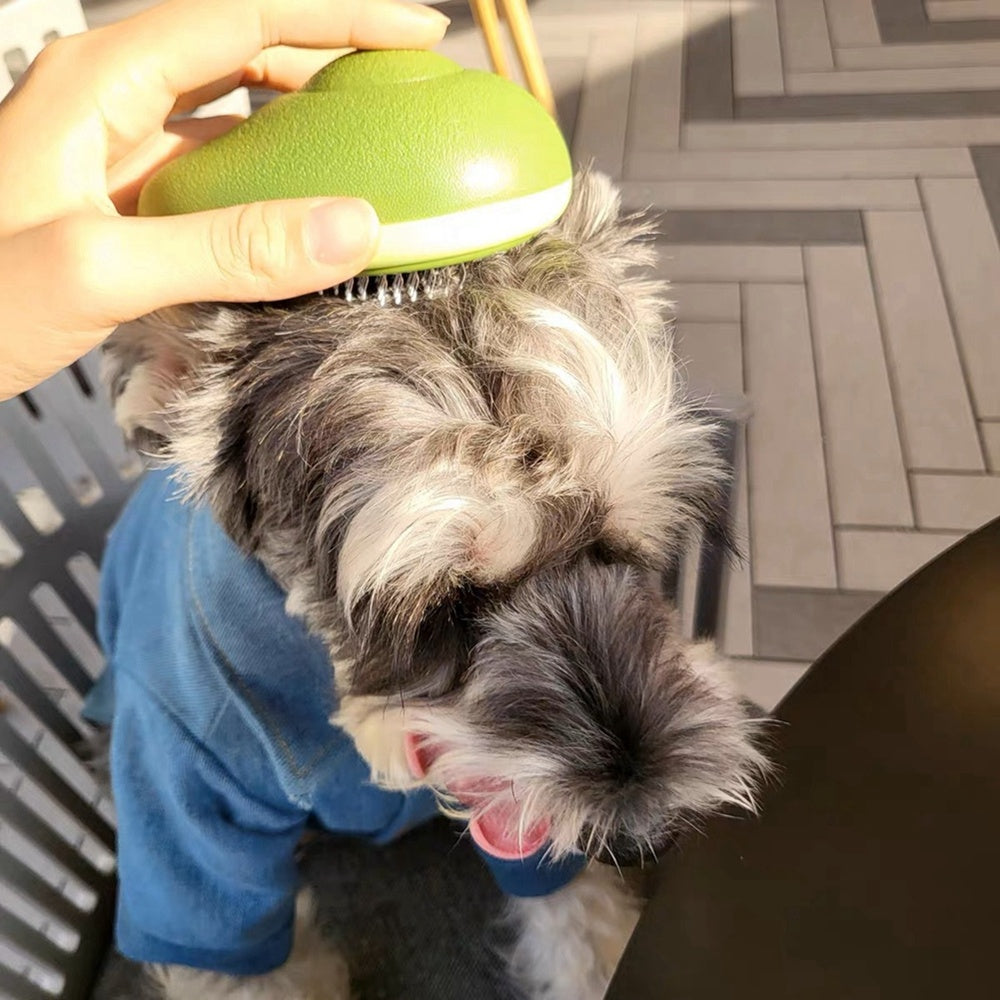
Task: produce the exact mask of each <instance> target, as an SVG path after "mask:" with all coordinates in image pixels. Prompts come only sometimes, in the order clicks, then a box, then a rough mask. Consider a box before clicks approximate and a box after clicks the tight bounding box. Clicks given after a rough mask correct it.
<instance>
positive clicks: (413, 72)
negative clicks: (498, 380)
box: [139, 51, 572, 305]
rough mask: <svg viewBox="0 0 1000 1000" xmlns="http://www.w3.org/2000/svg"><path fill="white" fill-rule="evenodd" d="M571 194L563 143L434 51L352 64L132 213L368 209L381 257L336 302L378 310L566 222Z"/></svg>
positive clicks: (187, 162)
mask: <svg viewBox="0 0 1000 1000" xmlns="http://www.w3.org/2000/svg"><path fill="white" fill-rule="evenodd" d="M571 187H572V164H571V160H570V156H569V152H568V150H567V148H566V143H565V141H564V140H563V137H562V134H561V133H560V131H559V128H558V126H557V125H556V123H555V121H554V120H553V119H552V118H551V117H550V116H549V115H548V113H547V112H546V111H545V110H544V108H542V106H541V105H540V104H539V103H538V102H537V101H536V100H535V99H534V98H533V97H532V96H531V95H530V94H529V93H528V92H527V91H525V90H523V89H522V88H521V87H519V86H517V85H516V84H514V83H511V82H510V81H508V80H504V79H502V78H501V77H498V76H495V75H494V74H492V73H484V72H480V71H475V70H465V69H463V68H462V67H460V66H459V65H458V64H457V63H454V62H452V61H451V60H450V59H446V58H445V57H444V56H440V55H437V54H436V53H433V52H423V51H380V52H356V53H353V54H351V55H347V56H343V57H342V58H340V59H337V60H335V61H334V62H332V63H330V64H329V65H328V66H326V67H325V68H324V69H322V70H320V72H319V73H317V74H316V75H315V76H314V77H313V78H312V79H311V80H310V81H309V82H308V83H307V84H306V85H305V87H303V88H302V90H300V91H297V92H296V93H293V94H286V95H284V96H282V97H279V98H277V99H275V100H274V101H272V102H271V103H270V104H267V105H265V106H264V107H263V108H261V109H260V110H259V111H257V112H255V113H254V114H252V115H251V116H250V117H249V118H248V119H247V120H246V121H245V122H243V123H241V124H240V125H238V126H236V128H234V129H233V130H232V131H230V132H228V133H226V134H225V135H223V136H221V137H220V138H218V139H215V140H213V141H211V142H209V143H206V144H205V145H204V146H201V147H200V148H198V149H196V150H194V151H192V152H190V153H187V154H185V155H184V156H180V157H178V158H177V159H176V160H173V161H171V162H170V163H168V164H166V165H165V166H164V167H162V168H161V169H160V170H158V171H157V172H156V173H155V174H154V175H153V176H152V177H151V178H150V179H149V181H147V183H146V185H145V186H144V188H143V190H142V193H141V196H140V198H139V214H140V215H174V214H177V213H181V212H198V211H203V210H206V209H213V208H224V207H227V206H230V205H238V204H242V203H245V202H251V201H265V200H270V199H277V198H307V197H339V196H348V197H356V198H364V199H365V200H366V201H368V202H370V203H371V205H372V206H373V207H374V209H375V212H376V214H377V215H378V218H379V220H380V222H381V238H380V241H379V246H378V251H377V253H376V255H375V257H374V259H373V260H372V262H371V264H370V266H369V268H368V269H367V270H366V271H365V272H364V273H363V274H362V275H361V276H359V277H358V278H355V279H354V280H353V281H350V282H347V283H345V284H344V285H340V286H338V287H337V289H334V290H333V291H334V292H335V293H336V294H338V295H340V296H341V297H343V298H345V299H347V300H348V301H371V300H374V301H377V302H379V303H380V304H383V305H384V304H388V303H393V302H395V303H399V302H404V301H412V300H415V299H417V298H419V297H421V296H435V295H439V294H442V293H446V292H447V291H448V290H450V289H452V288H454V287H456V285H457V284H458V283H460V280H461V277H460V276H461V268H460V267H456V266H455V265H461V264H463V263H466V262H469V261H473V260H478V259H481V258H483V257H487V256H489V255H491V254H494V253H499V252H501V251H503V250H506V249H509V248H511V247H514V246H517V245H519V244H521V243H525V242H527V241H528V240H529V239H531V237H533V236H535V235H536V234H537V233H539V232H540V231H541V230H543V229H544V228H545V227H546V226H548V225H550V224H551V223H553V222H555V221H556V220H557V219H558V218H559V217H560V216H561V215H562V214H563V212H564V211H565V209H566V206H567V204H568V203H569V198H570V192H571Z"/></svg>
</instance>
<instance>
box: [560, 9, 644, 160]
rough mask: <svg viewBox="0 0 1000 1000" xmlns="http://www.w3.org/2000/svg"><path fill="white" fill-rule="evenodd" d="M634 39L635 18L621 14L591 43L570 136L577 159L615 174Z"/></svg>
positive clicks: (620, 156) (620, 155) (625, 118)
mask: <svg viewBox="0 0 1000 1000" xmlns="http://www.w3.org/2000/svg"><path fill="white" fill-rule="evenodd" d="M635 41H636V19H635V17H634V16H633V17H627V16H623V17H622V18H621V23H620V24H619V25H618V27H616V28H615V29H614V30H610V31H607V32H605V33H604V34H602V35H601V37H600V39H599V41H595V43H594V44H593V45H592V46H591V47H590V53H589V55H588V56H587V68H586V71H585V72H584V80H583V93H582V94H581V95H580V110H579V112H578V114H577V119H576V132H575V134H574V137H573V153H574V156H575V157H576V159H577V160H578V161H580V162H588V161H590V160H593V162H594V165H595V166H596V167H597V168H598V169H599V170H603V171H604V172H605V173H607V174H608V175H610V176H611V177H615V178H617V177H621V176H622V173H623V171H624V167H625V137H626V131H627V128H628V115H627V114H626V110H627V108H628V106H629V96H630V94H631V92H632V63H633V60H634V58H635Z"/></svg>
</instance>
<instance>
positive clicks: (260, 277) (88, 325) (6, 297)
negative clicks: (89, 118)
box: [0, 198, 378, 399]
mask: <svg viewBox="0 0 1000 1000" xmlns="http://www.w3.org/2000/svg"><path fill="white" fill-rule="evenodd" d="M377 245H378V219H377V218H376V216H375V211H374V209H373V208H372V207H371V205H369V204H368V203H367V202H364V201H358V200H356V199H353V198H340V199H333V200H326V201H318V200H316V199H297V200H289V201H268V202H257V203H254V204H250V205H238V206H235V207H233V208H225V209H219V210H216V211H211V212H200V213H196V214H192V215H176V216H169V217H164V218H120V217H118V216H112V215H102V214H101V213H97V212H87V213H79V214H75V215H69V216H65V217H63V218H60V219H56V220H55V221H53V222H49V223H45V224H43V225H41V226H37V227H35V228H34V229H29V230H25V231H22V232H20V233H16V234H13V235H6V236H5V235H4V234H3V233H0V276H2V289H3V291H2V294H0V399H5V398H7V396H10V395H13V394H14V393H16V392H20V391H22V390H23V389H26V388H30V387H31V386H32V385H34V384H35V383H37V382H40V381H41V380H42V379H43V378H46V377H48V376H49V375H51V374H52V373H53V372H56V371H58V370H59V369H60V368H62V367H63V366H64V365H68V364H69V363H70V362H72V361H75V360H76V359H77V358H79V357H81V356H82V355H83V354H85V353H86V352H87V351H88V350H90V349H91V348H92V347H94V346H96V345H97V344H98V343H99V342H100V341H101V340H103V339H104V337H106V336H107V335H108V334H109V333H110V332H111V329H112V328H113V327H115V326H117V325H118V324H119V323H125V322H128V321H129V320H133V319H136V318H137V317H139V316H142V315H144V314H145V313H148V312H152V311H153V310H154V309H160V308H163V307H164V306H170V305H176V304H179V303H182V302H202V301H228V302H259V301H266V300H270V301H273V300H275V299H283V298H291V297H293V296H296V295H305V294H306V293H308V292H314V291H318V290H319V289H321V288H329V287H330V286H332V285H336V284H339V283H340V282H341V281H346V280H347V279H348V278H351V277H353V276H354V275H355V274H357V273H358V272H359V271H362V270H364V268H365V267H366V266H367V264H368V262H369V261H370V260H371V258H372V255H373V254H374V252H375V248H376V246H377Z"/></svg>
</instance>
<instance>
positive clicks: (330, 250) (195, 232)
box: [106, 198, 378, 322]
mask: <svg viewBox="0 0 1000 1000" xmlns="http://www.w3.org/2000/svg"><path fill="white" fill-rule="evenodd" d="M115 221H116V223H117V225H118V226H120V232H119V233H118V236H119V238H120V240H121V251H122V252H121V253H120V254H119V255H118V261H117V265H118V266H117V268H116V270H117V280H116V281H115V282H114V286H115V287H114V288H110V289H107V292H106V294H107V296H108V301H107V305H108V306H109V307H110V308H111V309H112V311H113V312H115V313H117V314H118V315H114V316H113V317H111V318H112V319H113V320H114V321H115V322H121V321H122V320H124V319H131V318H134V317H135V316H139V315H142V314H143V313H146V312H150V311H151V310H153V309H158V308H160V307H162V306H167V305H174V304H176V303H179V302H198V301H209V300H215V301H225V302H256V301H273V300H275V299H284V298H291V297H293V296H296V295H304V294H306V293H308V292H315V291H318V290H320V289H322V288H329V287H330V286H332V285H336V284H339V283H340V282H342V281H346V280H347V279H348V278H351V277H353V276H354V275H355V274H357V273H358V272H359V271H362V270H363V269H364V268H365V266H366V265H367V264H368V262H369V261H370V260H371V258H372V255H373V254H374V253H375V248H376V246H377V243H378V219H377V218H376V216H375V211H374V209H373V208H372V207H371V205H369V204H368V203H367V202H365V201H360V200H357V199H354V198H338V199H333V200H327V201H316V200H312V199H300V200H294V201H291V200H290V201H265V202H256V203H253V204H249V205H237V206H234V207H232V208H224V209H217V210H215V211H210V212H199V213H195V214H192V215H176V216H168V217H164V218H127V219H119V220H115Z"/></svg>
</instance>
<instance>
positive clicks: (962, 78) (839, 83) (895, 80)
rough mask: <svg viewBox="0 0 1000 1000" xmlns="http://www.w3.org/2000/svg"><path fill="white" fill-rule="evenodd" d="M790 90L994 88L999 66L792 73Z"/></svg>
mask: <svg viewBox="0 0 1000 1000" xmlns="http://www.w3.org/2000/svg"><path fill="white" fill-rule="evenodd" d="M786 86H787V89H788V93H790V94H920V93H934V92H937V91H949V90H994V89H996V88H997V87H1000V66H955V67H938V68H928V67H926V66H924V67H921V68H920V69H862V70H841V71H838V72H835V73H789V74H788V77H787V84H786Z"/></svg>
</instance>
